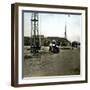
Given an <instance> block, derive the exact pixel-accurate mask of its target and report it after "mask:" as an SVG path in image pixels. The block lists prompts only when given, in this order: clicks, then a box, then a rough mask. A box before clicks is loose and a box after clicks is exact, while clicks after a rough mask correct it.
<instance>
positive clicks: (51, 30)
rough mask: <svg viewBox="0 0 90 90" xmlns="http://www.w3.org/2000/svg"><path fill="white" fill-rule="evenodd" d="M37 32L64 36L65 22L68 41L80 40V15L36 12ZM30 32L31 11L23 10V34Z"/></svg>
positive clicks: (27, 34) (45, 34)
mask: <svg viewBox="0 0 90 90" xmlns="http://www.w3.org/2000/svg"><path fill="white" fill-rule="evenodd" d="M38 16H39V33H40V34H41V35H44V36H45V37H48V36H56V37H64V36H65V35H64V32H65V23H66V26H67V28H66V30H67V39H68V40H70V41H80V35H81V15H74V14H73V15H72V14H52V13H38ZM30 33H31V12H24V36H30Z"/></svg>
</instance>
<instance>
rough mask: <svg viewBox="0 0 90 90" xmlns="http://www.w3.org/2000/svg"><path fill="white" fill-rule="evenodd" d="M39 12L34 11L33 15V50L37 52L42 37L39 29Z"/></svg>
mask: <svg viewBox="0 0 90 90" xmlns="http://www.w3.org/2000/svg"><path fill="white" fill-rule="evenodd" d="M38 18H39V17H38V13H37V12H33V13H32V16H31V52H32V53H36V52H38V50H39V49H40V38H39V30H38V23H39V20H38Z"/></svg>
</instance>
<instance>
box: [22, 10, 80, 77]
mask: <svg viewBox="0 0 90 90" xmlns="http://www.w3.org/2000/svg"><path fill="white" fill-rule="evenodd" d="M23 14H24V15H23V16H24V17H23V19H24V20H23V25H24V29H23V30H24V61H23V66H24V67H23V70H24V71H23V77H35V76H36V77H37V76H62V75H80V44H81V14H70V13H65V14H63V13H47V12H45V13H44V12H43V13H42V12H31V11H28V12H27V11H26V12H25V11H24V12H23Z"/></svg>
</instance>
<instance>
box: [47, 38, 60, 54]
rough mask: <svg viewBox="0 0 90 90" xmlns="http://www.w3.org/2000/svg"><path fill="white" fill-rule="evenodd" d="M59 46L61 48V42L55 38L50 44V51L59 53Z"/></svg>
mask: <svg viewBox="0 0 90 90" xmlns="http://www.w3.org/2000/svg"><path fill="white" fill-rule="evenodd" d="M59 48H60V46H59V42H57V41H56V40H53V41H52V42H51V43H50V45H49V51H50V52H53V53H59V51H60V49H59Z"/></svg>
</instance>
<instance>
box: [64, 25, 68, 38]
mask: <svg viewBox="0 0 90 90" xmlns="http://www.w3.org/2000/svg"><path fill="white" fill-rule="evenodd" d="M64 34H65V39H67V26H66V24H65V32H64Z"/></svg>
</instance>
